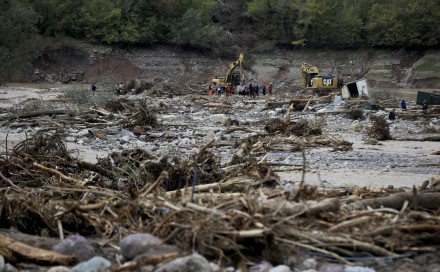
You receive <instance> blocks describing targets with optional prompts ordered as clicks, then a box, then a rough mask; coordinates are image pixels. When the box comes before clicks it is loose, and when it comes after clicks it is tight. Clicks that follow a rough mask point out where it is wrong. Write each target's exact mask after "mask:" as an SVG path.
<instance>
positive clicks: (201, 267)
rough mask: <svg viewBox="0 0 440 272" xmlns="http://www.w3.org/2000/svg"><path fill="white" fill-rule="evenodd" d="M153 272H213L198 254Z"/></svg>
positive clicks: (178, 259) (180, 259)
mask: <svg viewBox="0 0 440 272" xmlns="http://www.w3.org/2000/svg"><path fill="white" fill-rule="evenodd" d="M155 272H213V270H212V267H211V265H210V264H209V262H208V261H207V260H206V259H205V257H203V256H202V255H200V254H198V253H193V254H192V255H190V256H186V257H182V258H177V259H175V260H173V261H171V262H169V263H167V264H165V265H163V266H162V267H160V268H159V269H157V270H156V271H155Z"/></svg>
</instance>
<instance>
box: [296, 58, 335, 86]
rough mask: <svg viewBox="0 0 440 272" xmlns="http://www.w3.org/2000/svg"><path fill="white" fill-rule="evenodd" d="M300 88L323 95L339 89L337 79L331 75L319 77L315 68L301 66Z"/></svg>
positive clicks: (303, 64) (304, 64) (306, 65)
mask: <svg viewBox="0 0 440 272" xmlns="http://www.w3.org/2000/svg"><path fill="white" fill-rule="evenodd" d="M301 88H302V89H303V90H313V91H314V92H319V93H324V92H329V91H332V90H337V89H338V88H339V84H338V79H337V78H336V77H335V76H332V75H321V74H319V70H318V68H317V67H315V66H310V65H308V64H306V63H302V64H301Z"/></svg>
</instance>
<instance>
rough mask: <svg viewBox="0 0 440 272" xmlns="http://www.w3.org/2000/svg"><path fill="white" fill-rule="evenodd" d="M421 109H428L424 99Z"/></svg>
mask: <svg viewBox="0 0 440 272" xmlns="http://www.w3.org/2000/svg"><path fill="white" fill-rule="evenodd" d="M422 110H424V111H426V110H428V103H427V102H426V100H424V101H423V104H422Z"/></svg>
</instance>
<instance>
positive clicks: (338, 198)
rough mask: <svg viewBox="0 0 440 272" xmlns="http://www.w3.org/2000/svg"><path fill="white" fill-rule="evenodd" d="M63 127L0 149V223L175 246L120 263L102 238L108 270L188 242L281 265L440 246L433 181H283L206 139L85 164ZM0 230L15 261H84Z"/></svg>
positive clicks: (215, 257)
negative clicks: (176, 152)
mask: <svg viewBox="0 0 440 272" xmlns="http://www.w3.org/2000/svg"><path fill="white" fill-rule="evenodd" d="M61 134H62V132H60V131H56V132H55V133H53V134H47V133H46V134H39V133H38V134H36V135H34V136H33V137H31V138H29V139H26V140H24V141H23V142H21V143H19V144H18V145H16V146H15V147H14V148H13V149H12V151H11V153H10V154H7V155H5V156H2V158H1V160H0V177H1V179H2V183H3V184H2V185H1V187H2V188H1V189H0V190H1V191H2V195H1V197H0V203H1V205H0V222H1V223H2V226H5V227H12V228H15V229H17V230H19V231H22V232H24V233H28V234H34V235H39V234H41V233H46V235H48V236H51V237H60V238H63V237H65V236H70V235H74V234H79V235H82V236H83V237H90V239H91V238H92V237H93V238H96V237H98V238H101V239H110V245H112V244H115V243H118V241H120V240H122V238H123V237H130V235H132V234H136V233H138V234H139V233H147V234H149V235H153V236H154V237H157V238H160V241H163V243H165V244H168V245H173V246H175V247H173V249H172V250H171V251H170V250H166V251H165V252H163V253H158V252H156V253H155V255H154V256H151V255H148V254H147V256H145V255H142V254H144V253H145V252H146V251H147V250H146V249H144V251H142V250H141V252H137V253H136V254H135V255H130V256H128V257H127V254H126V253H118V254H122V255H124V256H125V258H126V259H125V263H119V262H120V259H117V258H116V259H115V255H112V254H113V253H114V248H112V247H111V246H110V245H108V247H107V251H105V248H106V247H105V246H103V248H101V249H100V250H101V251H104V252H107V254H103V255H104V256H103V257H105V258H107V260H108V261H110V265H109V266H108V269H109V271H129V270H130V269H133V268H135V267H143V266H146V265H154V266H155V267H156V268H157V269H158V267H161V266H164V265H165V261H170V260H172V259H176V258H178V257H180V256H184V255H186V254H188V253H189V252H194V251H196V252H198V253H199V254H201V255H202V256H204V257H205V258H206V259H208V260H210V261H212V262H215V263H216V264H217V265H218V266H220V267H226V266H238V265H240V264H241V265H243V264H248V265H249V266H251V264H252V263H255V262H260V261H262V260H265V261H267V262H270V263H272V264H283V263H284V262H285V260H286V258H288V257H289V256H292V255H296V254H299V253H301V254H304V252H306V254H308V255H311V256H320V257H325V258H327V259H330V260H333V262H339V263H342V264H346V265H353V264H354V263H355V261H353V260H356V258H357V260H363V258H365V259H367V258H372V257H385V256H386V257H388V258H390V259H396V258H406V257H408V256H409V255H408V253H411V254H419V253H421V252H433V251H435V250H436V248H437V247H438V246H439V243H438V241H439V237H438V233H439V230H440V229H439V222H440V219H439V218H438V216H437V215H436V213H437V212H438V207H439V206H440V203H439V199H440V198H439V196H440V195H439V193H440V191H439V190H438V187H436V186H437V185H438V184H440V182H439V180H431V181H430V182H426V183H424V184H423V185H422V186H420V187H419V188H414V189H413V190H412V191H408V192H407V191H403V190H396V189H381V190H368V189H351V190H348V189H339V190H336V189H335V190H328V189H327V190H322V189H319V188H317V187H308V186H303V185H301V186H299V187H298V188H295V189H292V190H291V191H286V190H285V189H284V188H283V187H281V186H279V184H278V183H277V182H278V177H277V175H276V174H275V173H274V172H273V170H272V169H271V168H270V166H268V165H265V164H264V162H262V161H260V162H256V160H255V159H254V160H253V161H254V162H256V163H254V164H249V163H246V162H241V163H231V165H230V166H227V167H224V168H221V167H220V164H219V162H218V161H219V160H218V158H216V156H214V155H213V154H212V153H210V152H209V149H210V148H211V147H212V146H213V141H211V142H209V143H207V144H206V145H204V146H202V147H200V148H199V149H198V151H197V152H196V153H195V154H193V156H192V158H190V159H189V160H181V159H179V158H161V159H157V158H155V157H154V156H152V155H150V154H148V153H147V152H145V151H143V150H126V151H124V152H122V153H120V154H110V155H109V156H108V157H107V158H103V159H100V160H99V161H98V162H97V163H95V164H91V163H87V162H84V161H81V160H77V159H75V158H73V157H72V154H71V152H70V151H68V150H67V149H66V147H65V146H64V144H63V142H62V141H61V140H60V137H59V135H61ZM260 140H261V139H260ZM255 143H256V140H253V141H252V140H251V139H249V140H247V141H243V142H242V143H241V144H239V145H238V149H237V151H236V155H237V156H241V157H242V158H243V157H244V155H243V154H246V155H247V156H251V153H249V152H247V151H246V150H249V147H250V146H254V145H255ZM240 154H241V155H240ZM301 184H302V183H301ZM367 223H368V224H367ZM1 238H2V239H0V241H1V242H0V244H1V249H0V255H2V256H3V257H4V258H5V259H6V262H8V263H13V264H14V265H16V266H18V267H19V266H20V263H21V262H23V261H24V260H25V262H31V263H33V262H34V263H38V264H44V265H56V264H61V265H72V264H75V263H78V258H79V259H81V258H80V257H81V256H74V255H64V254H60V253H56V252H55V251H52V250H54V249H50V248H46V249H40V248H35V247H32V245H26V244H25V243H24V244H23V243H19V242H17V241H15V240H14V239H12V238H8V237H6V236H4V235H1ZM121 243H122V242H121ZM161 243H162V242H161ZM120 249H121V250H123V248H122V246H121V248H120ZM109 252H111V253H112V254H110V253H109ZM118 254H116V255H118ZM149 254H152V253H151V252H150V253H149ZM158 271H159V270H158Z"/></svg>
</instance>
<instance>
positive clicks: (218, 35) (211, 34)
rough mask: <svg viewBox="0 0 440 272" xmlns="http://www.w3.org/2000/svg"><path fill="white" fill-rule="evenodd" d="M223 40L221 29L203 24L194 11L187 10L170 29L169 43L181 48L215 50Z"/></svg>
mask: <svg viewBox="0 0 440 272" xmlns="http://www.w3.org/2000/svg"><path fill="white" fill-rule="evenodd" d="M223 40H224V31H223V29H222V28H221V27H219V26H217V25H214V24H212V23H207V22H205V21H204V20H203V19H202V15H201V12H200V11H198V10H195V9H189V10H187V11H186V12H185V13H184V14H183V15H182V17H180V18H179V19H178V20H177V21H176V22H175V24H174V25H173V27H172V28H171V42H172V43H174V44H178V45H182V46H191V47H195V48H202V49H213V50H217V49H218V48H220V47H221V46H222V45H223Z"/></svg>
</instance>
